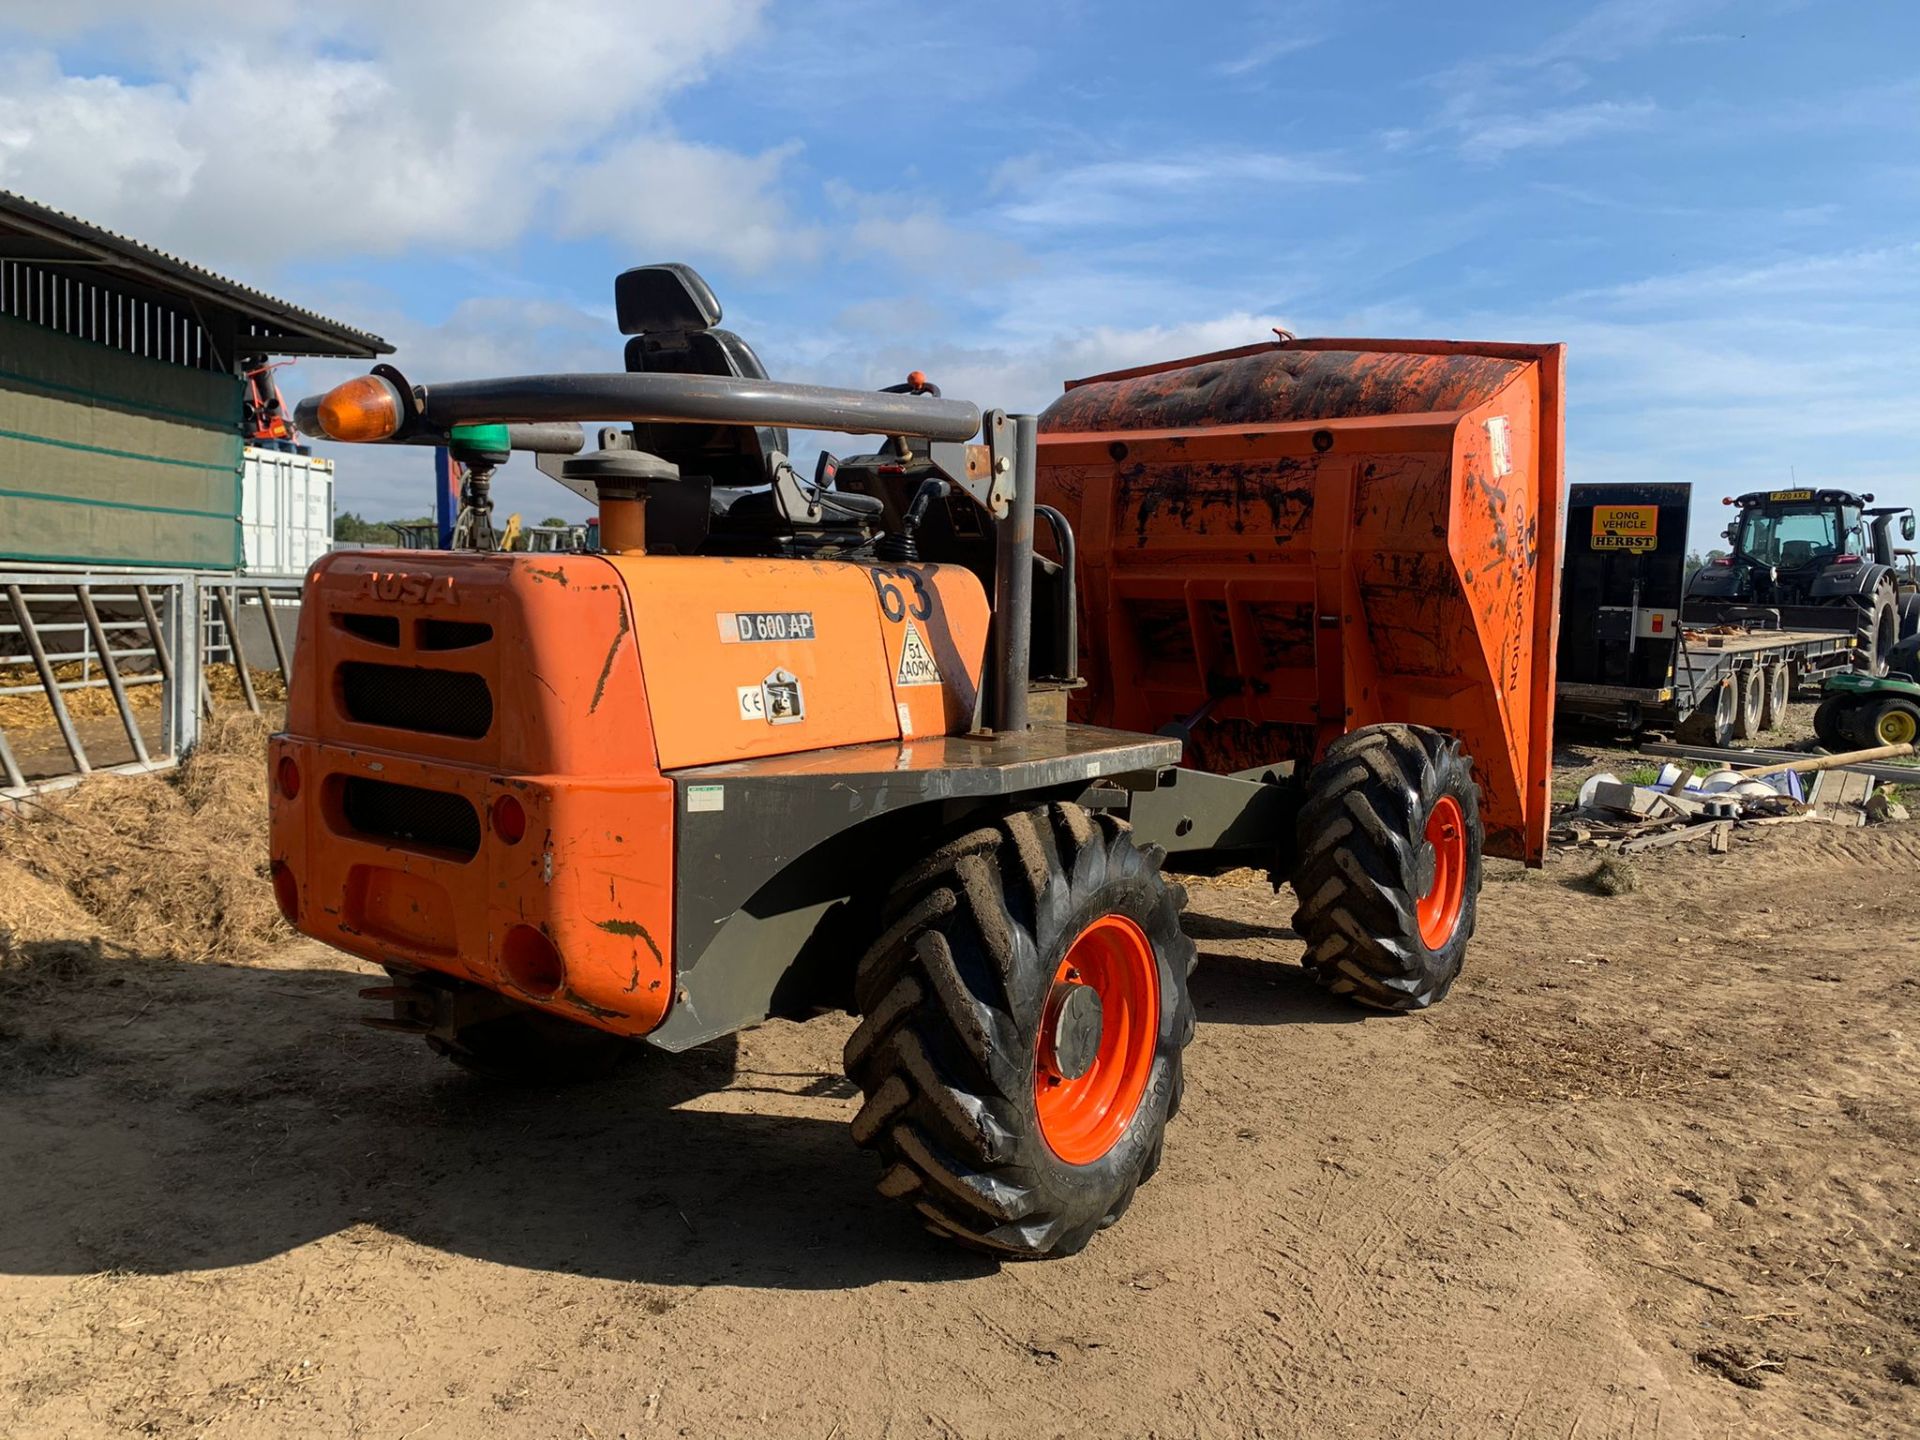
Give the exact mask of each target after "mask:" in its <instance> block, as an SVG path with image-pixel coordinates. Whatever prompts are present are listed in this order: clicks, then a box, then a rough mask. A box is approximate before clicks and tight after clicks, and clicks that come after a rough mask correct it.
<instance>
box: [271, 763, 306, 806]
mask: <svg viewBox="0 0 1920 1440" xmlns="http://www.w3.org/2000/svg"><path fill="white" fill-rule="evenodd" d="M273 774H274V780H275V782H276V783H277V784H278V785H279V786H280V793H281V794H282V795H283V796H285V797H286V798H287V799H289V800H292V799H296V798H297V797H298V796H299V794H300V767H299V766H298V765H296V764H295V763H294V760H293V757H292V756H291V755H282V756H281V757H280V763H279V764H278V765H276V766H275V767H274V771H273Z"/></svg>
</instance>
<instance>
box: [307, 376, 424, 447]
mask: <svg viewBox="0 0 1920 1440" xmlns="http://www.w3.org/2000/svg"><path fill="white" fill-rule="evenodd" d="M405 413H406V412H405V407H404V406H403V405H402V404H401V399H400V391H399V388H398V387H397V386H395V385H394V383H393V382H392V381H391V380H389V379H387V378H386V377H385V376H383V375H362V376H360V377H359V378H358V379H356V380H349V381H347V382H346V383H345V384H344V385H336V386H334V387H333V389H331V390H329V391H328V392H327V393H326V394H325V395H322V396H321V397H320V428H321V429H322V430H324V431H325V432H326V434H327V438H328V439H330V440H345V441H368V440H386V439H389V438H391V437H392V436H393V435H394V434H396V433H397V432H398V431H399V429H400V421H401V418H402V416H403V415H404V414H405Z"/></svg>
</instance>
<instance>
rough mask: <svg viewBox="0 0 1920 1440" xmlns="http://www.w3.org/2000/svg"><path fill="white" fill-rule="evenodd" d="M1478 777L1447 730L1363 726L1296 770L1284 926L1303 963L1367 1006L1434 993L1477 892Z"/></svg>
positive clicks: (1421, 1001)
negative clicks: (1301, 794)
mask: <svg viewBox="0 0 1920 1440" xmlns="http://www.w3.org/2000/svg"><path fill="white" fill-rule="evenodd" d="M1484 839H1485V832H1484V829H1483V827H1482V824H1481V819H1480V787H1479V786H1478V785H1476V784H1475V783H1474V780H1473V764H1472V762H1471V761H1470V760H1469V759H1468V758H1467V754H1466V752H1465V751H1464V750H1463V749H1461V747H1460V744H1459V742H1458V741H1456V740H1454V739H1452V738H1450V737H1448V736H1446V735H1443V734H1441V733H1440V732H1439V731H1437V730H1428V729H1425V728H1423V727H1421V726H1417V725H1369V726H1367V727H1365V728H1364V729H1360V730H1356V731H1354V732H1353V733H1352V734H1350V735H1343V736H1341V737H1340V739H1338V740H1336V741H1334V742H1333V744H1331V745H1329V746H1328V747H1327V753H1326V757H1325V758H1324V759H1323V760H1321V762H1320V763H1319V764H1318V765H1316V766H1314V768H1313V770H1312V771H1311V772H1310V773H1309V774H1308V776H1307V794H1306V798H1305V800H1304V802H1303V803H1302V805H1301V807H1300V818H1299V821H1298V847H1299V849H1298V853H1299V855H1300V864H1299V867H1298V869H1297V870H1296V871H1295V873H1294V876H1293V888H1294V892H1295V894H1297V895H1298V896H1299V898H1300V908H1299V910H1298V911H1297V912H1296V913H1295V915H1294V917H1293V927H1294V929H1295V930H1297V931H1298V932H1299V933H1300V937H1301V938H1302V939H1303V940H1305V941H1306V942H1307V954H1306V960H1305V964H1306V967H1307V969H1308V971H1309V972H1310V973H1311V974H1312V975H1313V976H1314V978H1315V979H1316V980H1318V981H1319V982H1320V983H1321V984H1322V985H1324V986H1326V987H1327V989H1329V990H1331V991H1333V992H1334V993H1335V994H1336V995H1345V996H1347V997H1348V998H1349V999H1352V1000H1354V1001H1356V1002H1358V1003H1359V1004H1362V1005H1369V1006H1372V1007H1373V1008H1375V1009H1378V1010H1424V1009H1425V1008H1426V1007H1427V1006H1429V1005H1432V1004H1433V1003H1434V1002H1436V1001H1438V1000H1442V999H1445V998H1446V994H1447V991H1448V990H1449V989H1450V988H1451V987H1452V985H1453V982H1454V979H1455V977H1456V976H1458V975H1459V973H1460V965H1461V962H1462V960H1463V959H1465V957H1466V951H1467V941H1468V939H1469V938H1470V937H1471V936H1472V934H1473V926H1474V917H1475V910H1476V906H1477V904H1478V901H1479V895H1480V849H1481V845H1482V843H1483V842H1484Z"/></svg>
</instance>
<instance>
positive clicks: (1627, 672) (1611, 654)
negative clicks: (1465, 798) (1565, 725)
mask: <svg viewBox="0 0 1920 1440" xmlns="http://www.w3.org/2000/svg"><path fill="white" fill-rule="evenodd" d="M1691 489H1692V487H1691V486H1689V485H1684V484H1673V485H1575V486H1572V487H1571V488H1570V490H1569V492H1568V503H1567V544H1566V551H1565V553H1566V562H1565V569H1564V572H1563V574H1562V580H1561V597H1562V598H1561V611H1560V673H1559V680H1558V682H1557V686H1556V689H1557V699H1558V714H1559V715H1560V717H1561V719H1562V720H1564V721H1568V722H1583V721H1584V722H1586V723H1589V724H1596V725H1607V726H1611V727H1612V728H1614V729H1617V730H1619V731H1622V732H1627V733H1632V732H1637V731H1640V730H1664V731H1668V732H1670V733H1672V734H1674V735H1676V736H1678V737H1680V738H1682V739H1686V740H1693V741H1696V742H1698V743H1701V744H1709V745H1724V744H1726V743H1727V741H1729V740H1731V739H1735V738H1750V737H1751V736H1753V735H1756V734H1758V733H1760V731H1762V730H1765V729H1771V728H1772V727H1773V726H1774V725H1775V724H1776V723H1777V722H1778V720H1779V719H1780V717H1781V714H1782V712H1783V711H1784V710H1785V707H1786V703H1787V701H1788V699H1789V698H1791V696H1792V695H1793V694H1794V693H1796V692H1798V691H1799V690H1800V689H1801V688H1802V687H1804V686H1806V685H1808V684H1810V683H1812V682H1813V681H1814V679H1815V677H1817V676H1819V675H1821V674H1823V673H1825V672H1827V671H1832V670H1845V669H1850V668H1852V667H1853V665H1854V663H1855V654H1856V651H1857V649H1858V645H1859V642H1858V639H1857V638H1856V637H1855V636H1854V635H1852V634H1850V633H1847V632H1843V631H1839V630H1821V629H1805V628H1795V629H1786V628H1783V626H1782V623H1781V621H1782V617H1781V615H1780V613H1779V612H1778V611H1777V610H1767V609H1748V610H1746V611H1743V612H1741V613H1740V614H1738V615H1737V616H1732V617H1729V618H1728V620H1727V621H1726V622H1725V623H1723V624H1719V625H1715V626H1712V627H1699V626H1694V627H1688V626H1686V625H1683V624H1682V623H1681V618H1680V602H1681V594H1682V591H1683V589H1684V587H1685V579H1686V537H1687V512H1688V508H1689V500H1690V492H1691Z"/></svg>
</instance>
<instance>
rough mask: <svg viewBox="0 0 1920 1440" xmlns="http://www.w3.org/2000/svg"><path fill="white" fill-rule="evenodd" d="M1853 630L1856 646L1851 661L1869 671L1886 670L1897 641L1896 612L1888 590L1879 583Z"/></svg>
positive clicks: (1898, 634)
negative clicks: (1857, 642) (1858, 623)
mask: <svg viewBox="0 0 1920 1440" xmlns="http://www.w3.org/2000/svg"><path fill="white" fill-rule="evenodd" d="M1857 634H1858V636H1859V639H1860V648H1859V650H1858V652H1857V653H1856V654H1855V656H1854V665H1855V666H1856V667H1857V668H1858V669H1861V670H1864V671H1866V673H1867V674H1869V675H1884V674H1886V673H1887V664H1888V662H1889V661H1890V660H1891V659H1892V657H1893V648H1894V646H1896V645H1898V644H1899V643H1900V612H1899V610H1898V609H1897V608H1896V607H1895V605H1894V597H1893V594H1892V592H1891V591H1890V590H1888V589H1886V588H1885V587H1882V588H1881V589H1879V590H1877V591H1875V592H1874V595H1873V599H1872V600H1871V601H1869V602H1868V603H1867V606H1866V609H1865V610H1864V612H1863V613H1862V615H1861V619H1860V625H1859V629H1858V631H1857Z"/></svg>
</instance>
